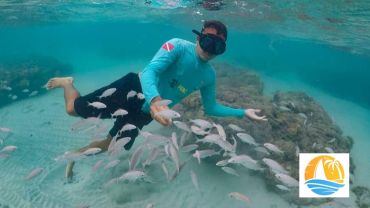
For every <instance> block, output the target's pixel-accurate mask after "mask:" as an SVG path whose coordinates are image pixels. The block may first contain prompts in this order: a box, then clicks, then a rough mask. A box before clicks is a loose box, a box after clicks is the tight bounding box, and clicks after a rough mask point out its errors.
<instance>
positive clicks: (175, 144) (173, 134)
mask: <svg viewBox="0 0 370 208" xmlns="http://www.w3.org/2000/svg"><path fill="white" fill-rule="evenodd" d="M171 140H172V144H173V145H174V146H175V147H176V149H177V151H179V145H178V144H177V136H176V132H172V136H171Z"/></svg>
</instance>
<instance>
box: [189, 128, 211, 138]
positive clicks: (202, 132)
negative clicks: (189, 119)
mask: <svg viewBox="0 0 370 208" xmlns="http://www.w3.org/2000/svg"><path fill="white" fill-rule="evenodd" d="M190 129H191V131H192V132H193V133H194V134H196V135H199V136H204V135H207V134H209V132H206V131H204V130H203V129H201V128H199V127H197V126H191V127H190Z"/></svg>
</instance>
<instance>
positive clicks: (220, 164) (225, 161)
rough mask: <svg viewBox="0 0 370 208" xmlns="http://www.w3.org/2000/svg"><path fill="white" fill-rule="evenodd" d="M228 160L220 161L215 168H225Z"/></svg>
mask: <svg viewBox="0 0 370 208" xmlns="http://www.w3.org/2000/svg"><path fill="white" fill-rule="evenodd" d="M228 161H229V159H226V160H220V161H218V162H217V163H216V165H217V166H225V165H227V164H229V162H228Z"/></svg>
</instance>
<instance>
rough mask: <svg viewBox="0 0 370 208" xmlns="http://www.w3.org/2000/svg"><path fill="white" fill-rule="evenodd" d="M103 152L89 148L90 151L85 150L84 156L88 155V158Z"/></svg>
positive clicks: (96, 148) (99, 149) (95, 148)
mask: <svg viewBox="0 0 370 208" xmlns="http://www.w3.org/2000/svg"><path fill="white" fill-rule="evenodd" d="M101 150H102V149H101V148H98V147H93V148H89V149H87V150H85V151H84V152H83V153H82V154H83V155H86V156H89V155H95V154H98V153H99V152H101Z"/></svg>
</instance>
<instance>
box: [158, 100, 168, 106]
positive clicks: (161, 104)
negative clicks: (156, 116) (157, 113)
mask: <svg viewBox="0 0 370 208" xmlns="http://www.w3.org/2000/svg"><path fill="white" fill-rule="evenodd" d="M171 103H172V100H159V101H157V102H155V105H157V106H168V105H170V104H171Z"/></svg>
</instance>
